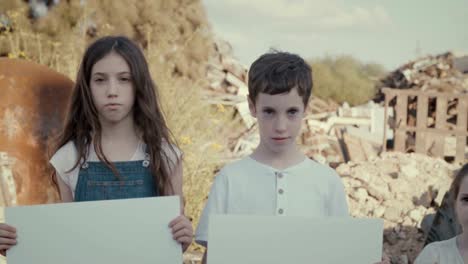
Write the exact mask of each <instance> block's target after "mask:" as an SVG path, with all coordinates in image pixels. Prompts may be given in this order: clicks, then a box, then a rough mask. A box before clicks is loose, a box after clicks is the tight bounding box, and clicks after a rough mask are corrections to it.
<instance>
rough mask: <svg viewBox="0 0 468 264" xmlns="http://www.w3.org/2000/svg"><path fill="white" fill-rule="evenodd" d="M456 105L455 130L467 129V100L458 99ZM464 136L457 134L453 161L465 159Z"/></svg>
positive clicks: (464, 130) (462, 130)
mask: <svg viewBox="0 0 468 264" xmlns="http://www.w3.org/2000/svg"><path fill="white" fill-rule="evenodd" d="M458 100H459V101H458V107H457V111H458V114H457V131H459V132H466V131H467V118H468V100H462V99H461V98H460V99H458ZM466 139H467V137H466V136H457V150H456V155H455V161H457V162H464V161H465V148H466Z"/></svg>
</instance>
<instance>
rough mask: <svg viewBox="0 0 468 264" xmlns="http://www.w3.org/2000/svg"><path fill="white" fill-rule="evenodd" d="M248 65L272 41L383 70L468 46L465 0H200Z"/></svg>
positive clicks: (298, 50) (216, 27)
mask: <svg viewBox="0 0 468 264" xmlns="http://www.w3.org/2000/svg"><path fill="white" fill-rule="evenodd" d="M202 1H203V3H204V5H205V8H206V12H207V14H208V19H209V21H210V23H211V25H212V27H213V30H214V31H215V32H216V33H217V34H218V35H219V36H220V37H222V38H224V39H226V40H227V41H229V42H230V43H231V44H232V46H233V48H234V54H235V56H236V57H237V58H238V59H239V60H240V61H241V62H242V63H243V64H245V65H246V66H250V64H251V63H252V62H253V61H254V60H255V59H256V58H257V57H258V56H259V55H260V54H262V53H264V52H266V51H268V50H269V48H270V47H274V48H277V49H281V50H287V51H291V52H295V53H299V54H300V55H302V56H304V57H306V58H316V57H322V56H324V55H340V54H349V55H353V56H355V57H356V58H358V59H360V60H362V61H364V62H377V63H380V64H382V65H384V66H385V67H386V68H387V69H388V70H392V69H394V68H396V67H397V66H399V65H401V64H403V63H405V62H407V61H409V60H412V59H414V58H415V57H417V56H418V55H425V54H438V53H441V52H445V51H448V50H453V51H456V52H458V53H462V54H466V53H468V0H445V1H441V0H424V1H423V0H374V1H371V0H202Z"/></svg>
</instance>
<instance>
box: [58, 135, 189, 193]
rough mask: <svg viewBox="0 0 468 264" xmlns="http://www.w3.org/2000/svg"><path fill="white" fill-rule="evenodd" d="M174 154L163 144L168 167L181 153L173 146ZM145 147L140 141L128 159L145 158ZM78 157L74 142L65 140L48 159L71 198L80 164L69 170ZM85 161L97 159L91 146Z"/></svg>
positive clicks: (172, 165)
mask: <svg viewBox="0 0 468 264" xmlns="http://www.w3.org/2000/svg"><path fill="white" fill-rule="evenodd" d="M173 148H174V150H175V152H176V153H175V154H174V153H173V152H172V151H170V149H169V145H168V144H164V145H163V149H165V150H166V153H167V155H168V157H169V160H170V162H171V164H170V165H169V168H173V167H174V166H175V165H176V164H177V161H178V160H179V159H180V158H181V156H182V153H181V152H180V150H179V149H178V148H176V147H175V146H173ZM145 149H146V144H144V143H143V142H141V141H140V143H139V144H138V147H137V149H136V150H135V153H134V154H133V156H132V158H131V159H130V160H129V161H136V160H144V159H145ZM77 159H78V151H77V149H76V147H75V144H74V143H73V142H72V141H69V142H67V143H66V144H65V145H63V147H61V148H60V149H59V150H58V151H57V152H56V153H55V154H54V155H53V156H52V158H51V159H50V163H51V164H52V166H54V168H55V170H56V172H57V174H58V175H59V177H60V178H61V179H62V180H63V181H64V182H65V184H66V185H67V186H68V187H69V188H70V190H71V191H72V195H73V198H75V189H76V184H77V183H78V175H79V173H80V169H81V168H80V166H78V167H76V168H75V169H74V170H72V171H70V172H67V171H69V170H70V169H71V168H73V166H74V165H75V163H76V161H77ZM87 161H99V158H98V157H97V155H96V152H95V150H94V148H93V147H90V148H89V154H88V159H87Z"/></svg>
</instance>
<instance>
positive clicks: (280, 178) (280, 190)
mask: <svg viewBox="0 0 468 264" xmlns="http://www.w3.org/2000/svg"><path fill="white" fill-rule="evenodd" d="M275 176H276V205H277V211H276V212H277V214H278V215H283V214H284V213H285V210H286V209H287V208H285V207H286V197H285V195H284V193H285V191H284V190H285V179H284V173H283V172H275Z"/></svg>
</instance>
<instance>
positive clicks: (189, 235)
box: [169, 159, 193, 251]
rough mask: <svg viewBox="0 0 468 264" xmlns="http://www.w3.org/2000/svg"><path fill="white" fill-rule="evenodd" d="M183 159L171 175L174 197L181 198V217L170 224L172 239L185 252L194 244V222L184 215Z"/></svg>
mask: <svg viewBox="0 0 468 264" xmlns="http://www.w3.org/2000/svg"><path fill="white" fill-rule="evenodd" d="M182 174H183V169H182V159H179V160H178V162H177V165H176V166H175V167H174V169H173V171H172V174H171V183H172V187H173V189H174V195H178V196H179V197H180V215H179V216H178V217H176V218H175V219H174V220H172V221H171V222H170V223H169V227H170V228H171V229H172V237H173V238H174V240H176V241H177V242H179V243H180V244H181V245H182V250H183V251H185V250H187V248H188V247H189V246H190V244H191V243H192V239H193V228H192V222H190V220H189V219H188V218H187V217H186V216H185V215H184V195H183V193H182Z"/></svg>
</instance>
